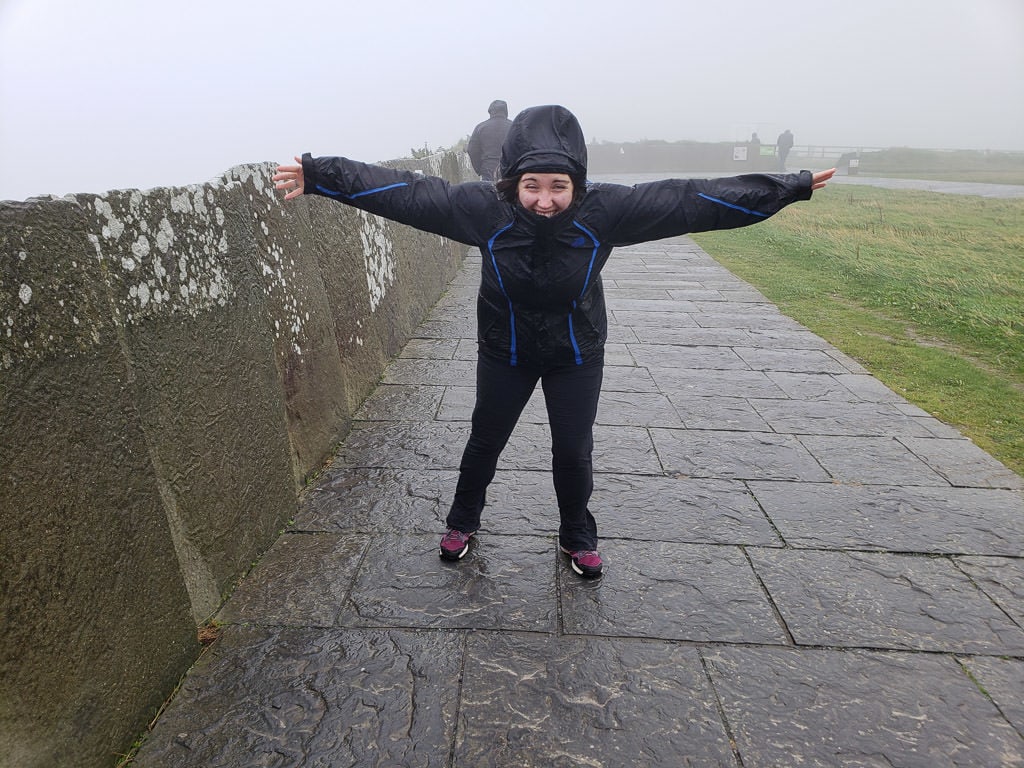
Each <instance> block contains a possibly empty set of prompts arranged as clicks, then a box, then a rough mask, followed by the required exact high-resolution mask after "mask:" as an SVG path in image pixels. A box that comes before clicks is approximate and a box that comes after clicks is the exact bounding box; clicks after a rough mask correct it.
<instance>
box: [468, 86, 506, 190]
mask: <svg viewBox="0 0 1024 768" xmlns="http://www.w3.org/2000/svg"><path fill="white" fill-rule="evenodd" d="M487 114H489V115H490V117H489V118H487V119H486V120H484V121H483V122H482V123H480V124H479V125H478V126H477V127H476V128H474V129H473V135H472V136H470V137H469V144H467V145H466V154H468V155H469V162H471V163H472V164H473V170H474V171H476V172H477V173H478V174H479V175H480V180H481V181H495V179H496V177H497V171H498V162H499V161H500V160H501V145H502V144H503V143H504V142H505V136H506V134H508V129H509V128H510V127H511V126H512V121H511V120H509V119H508V104H506V103H505V102H504V101H501V100H500V99H498V100H495V101H492V102H491V106H489V107H488V108H487Z"/></svg>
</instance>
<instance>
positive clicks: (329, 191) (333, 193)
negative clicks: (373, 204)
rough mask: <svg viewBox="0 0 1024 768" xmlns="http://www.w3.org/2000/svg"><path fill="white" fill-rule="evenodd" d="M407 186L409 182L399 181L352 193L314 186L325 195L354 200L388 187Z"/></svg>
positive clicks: (384, 190)
mask: <svg viewBox="0 0 1024 768" xmlns="http://www.w3.org/2000/svg"><path fill="white" fill-rule="evenodd" d="M408 186H409V182H407V181H400V182H397V183H395V184H388V185H387V186H386V187H377V188H376V189H366V190H363V191H362V192H356V193H355V194H354V195H346V194H345V193H344V192H336V191H334V190H333V189H327V187H322V186H320V185H319V184H317V185H316V188H317V191H318V192H323V193H324V194H325V195H330V196H331V197H344V198H345V199H346V200H355V199H356V198H357V197H363V196H365V195H375V194H377V193H378V192H387V191H388V190H389V189H397V188H398V187H408Z"/></svg>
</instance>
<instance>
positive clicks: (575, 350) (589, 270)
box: [569, 221, 601, 365]
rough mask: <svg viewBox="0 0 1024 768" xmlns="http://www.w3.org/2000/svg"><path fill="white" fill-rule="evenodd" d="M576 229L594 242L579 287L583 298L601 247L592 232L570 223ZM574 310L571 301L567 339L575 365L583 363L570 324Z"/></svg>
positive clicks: (577, 224) (574, 306)
mask: <svg viewBox="0 0 1024 768" xmlns="http://www.w3.org/2000/svg"><path fill="white" fill-rule="evenodd" d="M572 225H573V226H574V227H576V229H578V230H580V232H582V233H583V234H585V235H586V236H587V237H589V238H590V242H592V243H593V244H594V247H593V248H592V249H591V251H590V263H589V264H588V265H587V277H586V278H585V279H584V281H583V287H582V288H581V289H580V296H579V297H580V298H583V294H584V293H586V292H587V286H589V285H590V275H591V274H592V273H593V271H594V262H596V261H597V249H598V248H600V247H601V243H600V242H598V239H597V238H596V237H595V236H594V233H593V232H591V231H590V230H589V229H587V228H586V227H584V226H583V225H582V224H580V223H579V222H578V221H574V222H573V223H572ZM575 311H576V302H575V301H574V302H573V303H572V309H571V310H570V311H569V341H570V342H571V343H572V350H573V353H574V354H575V355H576V365H583V356H582V355H581V354H580V345H579V344H578V343H577V342H576V333H575V331H574V330H573V325H572V313H573V312H575Z"/></svg>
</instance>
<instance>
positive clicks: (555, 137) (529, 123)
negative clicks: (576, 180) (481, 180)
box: [499, 105, 587, 179]
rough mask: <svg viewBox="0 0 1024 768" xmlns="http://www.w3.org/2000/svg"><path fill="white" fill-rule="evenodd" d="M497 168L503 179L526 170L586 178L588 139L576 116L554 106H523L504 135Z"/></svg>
mask: <svg viewBox="0 0 1024 768" xmlns="http://www.w3.org/2000/svg"><path fill="white" fill-rule="evenodd" d="M499 170H500V175H501V177H502V178H505V179H508V178H512V177H514V176H518V175H520V174H522V173H525V172H526V171H534V172H536V173H567V174H569V175H570V176H575V177H581V176H582V177H583V178H586V175H587V142H586V140H585V139H584V138H583V129H582V128H580V124H579V122H578V121H577V120H576V116H575V115H574V114H573V113H572V112H570V111H569V110H568V109H566V108H565V107H560V106H557V105H547V106H543V107H530V108H528V109H524V110H523V111H522V112H520V113H519V114H518V115H516V119H515V120H513V121H512V126H511V127H510V128H509V131H508V135H507V136H506V137H505V143H504V144H503V145H502V147H501V165H500V167H499Z"/></svg>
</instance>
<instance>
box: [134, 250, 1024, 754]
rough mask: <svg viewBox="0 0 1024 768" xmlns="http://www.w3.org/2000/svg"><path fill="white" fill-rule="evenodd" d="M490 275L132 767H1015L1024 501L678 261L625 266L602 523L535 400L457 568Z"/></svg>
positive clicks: (417, 348)
mask: <svg viewBox="0 0 1024 768" xmlns="http://www.w3.org/2000/svg"><path fill="white" fill-rule="evenodd" d="M479 269H480V259H479V257H471V258H469V259H467V261H466V263H465V264H464V266H463V268H462V270H461V272H460V274H459V276H458V277H457V279H456V280H455V282H454V283H453V284H452V286H451V289H450V292H449V293H448V294H447V295H446V296H445V297H444V298H443V299H442V301H441V302H440V303H439V304H438V306H437V307H436V309H435V311H434V312H433V313H432V314H431V316H430V317H429V318H428V319H427V320H426V322H424V323H423V325H422V326H421V327H420V329H419V332H418V334H417V338H415V339H413V340H412V341H411V342H410V343H409V345H408V346H407V347H406V349H405V350H404V352H403V353H402V355H401V356H400V358H399V359H397V360H395V361H394V362H393V363H392V364H391V365H390V367H389V368H388V369H387V371H386V373H385V375H384V378H383V380H382V382H381V385H380V386H379V388H378V389H377V390H376V391H375V392H374V394H373V395H372V396H371V397H370V398H369V399H368V400H367V401H366V403H365V404H364V405H363V407H362V410H361V411H360V413H359V414H358V420H357V421H356V422H355V423H354V425H353V429H352V432H351V434H350V435H349V436H348V438H347V439H346V441H345V442H344V444H343V445H342V446H341V450H340V453H339V454H338V456H337V460H336V461H335V462H334V464H333V465H332V466H331V467H330V469H329V470H328V471H326V472H325V473H324V475H323V476H322V477H321V478H320V479H319V482H318V483H316V485H315V486H314V487H312V488H311V489H310V490H309V491H308V493H306V494H305V496H304V498H303V500H302V505H301V511H300V513H299V514H298V516H297V517H296V520H295V524H294V525H293V526H292V527H291V528H290V529H289V530H288V532H287V533H286V534H285V535H283V536H282V537H281V538H280V540H279V541H278V542H277V543H276V544H274V546H273V547H272V548H271V550H270V551H269V552H268V553H267V555H266V557H265V558H264V559H263V560H262V561H261V562H260V563H259V564H258V565H257V566H256V567H255V568H254V569H253V571H252V573H251V574H250V575H249V576H248V578H246V579H245V580H244V581H243V583H242V584H241V585H240V586H239V588H238V589H237V590H236V592H235V594H234V595H233V597H232V598H231V599H230V601H229V602H228V603H227V604H226V605H225V607H224V608H223V610H222V611H221V613H220V615H219V617H218V618H219V619H220V621H222V622H224V623H226V625H227V626H225V627H224V628H223V630H222V635H221V637H220V639H219V640H218V641H217V642H216V644H215V645H214V646H213V647H212V648H211V649H210V650H209V651H208V652H207V653H206V654H205V655H204V656H203V657H202V658H201V659H200V661H199V662H198V663H197V664H196V666H195V668H194V669H193V670H192V671H191V672H190V674H189V675H188V676H187V678H186V679H185V681H184V683H183V685H182V686H181V688H180V690H179V692H178V693H177V695H176V696H175V697H174V698H173V700H172V701H171V702H170V704H169V705H168V707H167V709H166V711H165V712H164V713H163V715H162V716H161V718H160V719H159V721H158V722H157V724H156V726H155V728H154V730H153V732H152V734H151V735H150V736H149V738H148V739H147V740H146V742H145V743H144V744H143V746H142V748H141V750H140V752H139V754H138V756H137V758H136V760H135V762H134V763H133V765H134V766H137V767H138V768H152V767H155V766H160V767H161V768H167V767H168V766H188V767H189V768H194V767H195V766H325V767H326V766H330V767H332V768H337V767H341V766H388V767H391V766H415V767H416V768H421V767H423V766H439V767H440V766H459V767H460V768H470V767H472V768H478V767H480V766H509V767H515V768H523V767H524V766H537V767H538V768H540V767H543V768H551V767H552V766H554V767H560V766H574V767H575V766H592V767H595V768H596V767H605V768H622V767H624V766H643V767H644V768H653V767H655V766H666V767H671V768H678V766H681V765H701V766H705V765H716V766H718V765H720V766H742V767H743V768H755V767H758V766H794V765H800V766H836V765H856V766H890V765H900V766H920V767H921V768H935V767H936V766H1019V765H1024V739H1022V734H1024V698H1022V696H1021V692H1022V691H1024V559H1022V558H1021V553H1022V552H1024V494H1022V489H1024V482H1022V479H1021V478H1020V477H1019V476H1017V475H1015V474H1013V473H1012V472H1010V471H1009V470H1008V469H1006V468H1005V467H1004V466H1003V465H1001V464H999V463H998V462H997V461H995V460H994V459H992V458H991V457H990V456H988V455H987V454H985V453H983V452H982V451H981V450H979V449H978V448H977V447H975V446H974V444H973V443H971V442H970V441H968V440H967V439H965V438H963V437H962V436H961V435H960V434H958V433H957V432H956V431H954V430H953V429H951V428H950V427H948V426H946V425H945V424H943V423H941V422H939V421H937V420H936V419H934V418H931V417H930V416H929V415H927V414H926V413H924V412H923V411H921V410H919V409H918V408H916V407H914V406H912V405H910V404H909V403H907V402H906V401H904V400H903V399H902V398H900V397H899V396H898V395H896V394H894V393H893V392H892V391H890V390H888V389H886V388H885V387H884V386H882V385H881V384H880V383H879V382H878V381H877V380H876V379H874V378H872V377H871V376H870V375H868V374H867V373H866V372H865V371H864V370H863V369H862V368H861V367H860V366H859V365H858V364H857V363H856V362H854V361H853V360H851V359H849V358H848V357H846V356H845V355H843V354H842V353H840V352H839V351H837V350H836V349H835V348H833V347H830V346H829V345H828V344H826V343H825V342H824V341H823V340H822V339H820V338H818V337H817V336H815V335H813V334H812V333H810V332H809V331H808V330H806V329H805V328H803V327H802V326H800V325H798V324H797V323H795V322H794V321H792V320H790V319H788V318H786V317H785V316H783V315H781V314H780V313H779V312H778V310H777V309H776V308H775V307H774V306H773V305H771V304H770V303H768V302H767V301H766V300H765V299H764V297H762V296H761V295H760V294H759V293H758V292H757V291H755V290H754V289H753V288H751V287H750V286H749V285H747V284H746V283H743V282H741V281H740V280H738V279H737V278H736V277H734V276H733V275H731V274H730V273H729V272H727V271H726V270H724V269H723V268H722V267H720V266H719V265H718V264H717V263H715V262H714V261H713V260H711V259H710V258H709V257H708V256H707V255H706V254H705V253H704V252H703V251H701V250H700V249H699V248H698V247H696V246H695V245H694V244H693V243H692V241H690V240H689V239H687V238H677V239H673V240H666V241H660V242H657V243H651V244H647V245H643V246H636V247H632V248H626V249H622V250H620V251H617V252H616V254H614V255H613V257H612V261H611V262H610V266H609V268H608V269H607V271H606V273H605V285H606V288H607V293H608V304H609V307H610V309H611V317H610V334H611V339H610V344H609V346H608V363H609V365H608V367H607V369H606V376H605V387H604V394H603V398H602V402H601V408H600V412H599V415H598V425H597V428H596V447H595V466H596V469H597V471H598V476H597V478H596V491H595V494H594V499H593V504H592V509H593V510H594V512H595V515H596V516H597V519H598V523H599V526H600V532H601V535H602V546H601V552H602V555H603V556H604V558H605V561H606V573H605V575H604V577H603V578H601V579H599V580H595V581H587V580H583V579H580V578H579V577H577V576H576V575H575V574H573V573H572V571H571V570H570V569H569V567H568V566H567V564H566V561H565V559H564V556H561V555H559V553H558V552H557V544H556V537H555V533H556V529H557V525H558V515H557V511H556V507H555V500H554V494H553V491H552V489H551V479H550V473H549V463H550V453H549V449H548V445H549V440H548V433H547V428H546V421H545V414H544V410H543V403H542V401H541V400H540V399H539V398H535V400H534V401H532V402H531V404H530V406H529V407H528V409H527V412H526V414H525V415H524V418H523V421H522V423H521V424H520V425H519V427H518V428H517V430H516V432H515V434H514V435H513V437H512V440H511V442H510V444H509V447H508V449H507V450H506V453H505V454H504V455H503V457H502V462H501V464H500V467H499V472H498V475H497V478H496V480H495V483H494V485H493V487H492V490H491V492H490V494H489V499H488V501H489V506H488V508H487V510H486V511H485V516H484V521H483V524H484V528H483V529H482V531H481V533H480V535H479V536H478V537H477V538H476V539H475V540H474V544H473V548H472V549H471V550H470V553H469V555H467V557H466V558H465V559H464V560H463V561H461V562H460V563H458V564H450V563H445V562H442V561H441V560H440V559H439V558H438V556H437V542H438V540H439V538H440V535H441V533H442V532H443V529H444V524H443V520H444V516H445V514H446V512H447V505H448V503H449V501H450V498H451V493H452V491H453V488H454V483H455V476H456V467H457V465H458V461H459V457H460V454H461V450H462V447H463V444H464V442H465V440H466V438H467V436H468V429H469V424H468V418H469V414H470V410H471V405H472V400H473V390H472V383H473V380H474V379H473V371H474V355H475V331H474V295H475V286H476V284H477V280H478V271H479Z"/></svg>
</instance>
